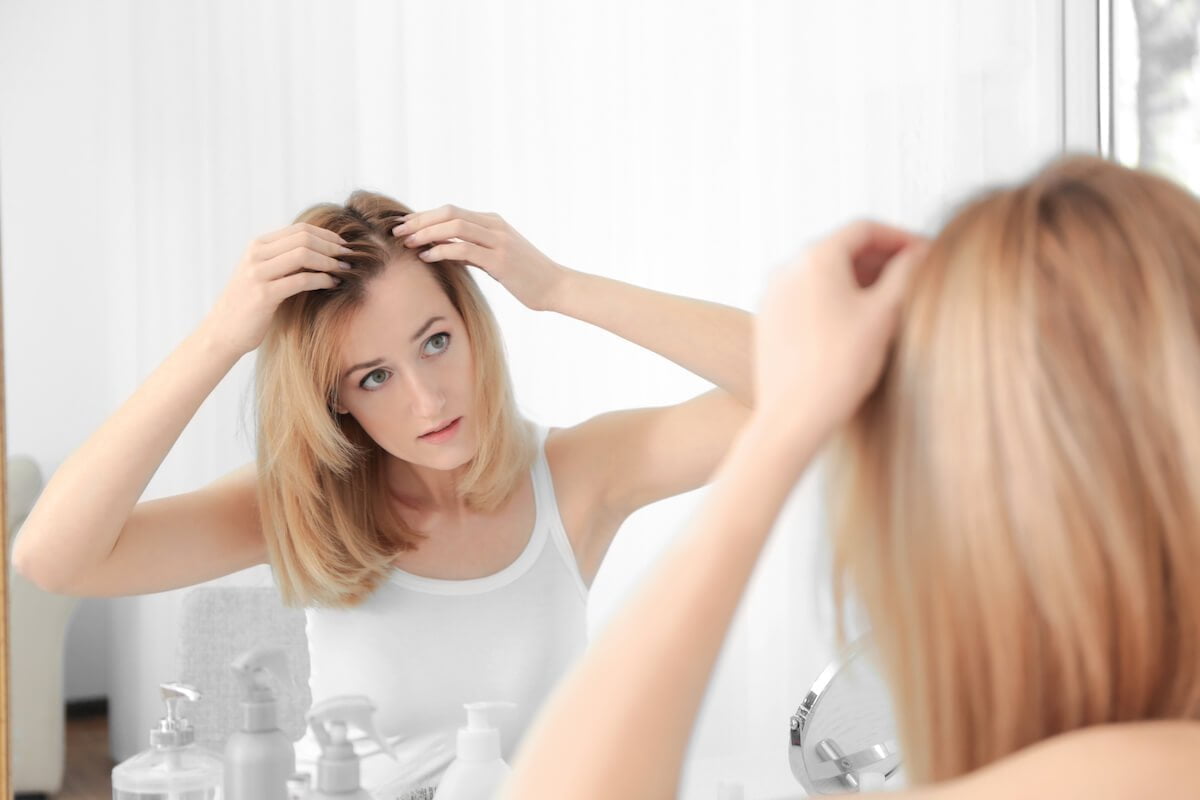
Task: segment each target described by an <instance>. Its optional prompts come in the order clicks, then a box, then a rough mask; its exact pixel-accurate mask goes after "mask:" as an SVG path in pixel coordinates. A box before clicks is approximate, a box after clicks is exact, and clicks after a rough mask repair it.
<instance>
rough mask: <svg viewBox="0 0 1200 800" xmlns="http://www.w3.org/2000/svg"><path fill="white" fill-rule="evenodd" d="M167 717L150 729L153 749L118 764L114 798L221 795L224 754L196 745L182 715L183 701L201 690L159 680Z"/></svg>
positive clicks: (198, 799) (203, 799) (182, 799)
mask: <svg viewBox="0 0 1200 800" xmlns="http://www.w3.org/2000/svg"><path fill="white" fill-rule="evenodd" d="M159 689H160V690H161V691H162V698H163V701H164V702H165V703H166V704H167V716H165V717H164V718H162V719H161V720H159V721H158V725H157V726H155V727H154V728H151V729H150V749H149V750H146V751H144V752H141V753H138V754H137V755H136V756H133V757H132V758H130V759H128V760H127V761H122V762H121V763H120V764H118V765H117V766H115V767H113V771H112V796H113V800H215V798H219V797H220V796H221V794H220V792H221V771H222V768H221V757H220V756H218V755H217V754H216V753H210V752H209V751H208V750H206V749H205V748H203V747H201V746H200V745H198V744H196V743H195V742H196V732H195V730H194V729H193V728H192V725H191V723H190V722H188V721H187V720H186V719H184V718H183V717H182V716H180V713H179V703H180V701H182V700H189V701H191V702H193V703H194V702H196V701H197V700H199V699H200V693H199V692H198V691H196V689H195V688H194V687H192V686H189V685H187V684H186V683H163V684H159Z"/></svg>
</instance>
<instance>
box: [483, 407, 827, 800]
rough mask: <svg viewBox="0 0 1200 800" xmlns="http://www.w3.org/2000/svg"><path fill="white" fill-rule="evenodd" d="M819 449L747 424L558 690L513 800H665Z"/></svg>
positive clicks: (518, 775) (524, 753)
mask: <svg viewBox="0 0 1200 800" xmlns="http://www.w3.org/2000/svg"><path fill="white" fill-rule="evenodd" d="M819 443H820V434H819V432H818V431H817V430H815V429H811V430H809V431H807V432H803V433H802V434H801V435H800V437H798V438H792V437H782V436H780V433H779V431H778V430H776V429H773V428H772V427H771V425H770V424H768V423H767V421H764V420H756V421H752V422H751V423H750V424H748V425H747V426H746V428H745V430H744V431H743V433H742V434H741V435H739V436H738V437H737V439H736V441H735V442H734V445H733V447H732V448H731V450H730V452H729V455H728V458H727V459H726V460H725V462H724V463H723V464H722V465H721V467H720V468H719V470H718V472H717V478H716V481H715V483H714V485H713V487H712V489H711V491H710V492H709V494H708V495H707V497H706V498H705V500H704V502H703V503H702V505H701V506H700V508H699V510H698V511H697V512H696V515H695V517H694V520H695V521H694V523H693V527H692V530H691V531H689V533H688V534H687V535H686V536H685V537H684V538H682V539H681V540H680V541H679V542H677V543H676V546H675V547H674V549H673V550H671V551H670V552H669V553H668V555H667V556H666V557H665V558H664V561H663V562H662V563H661V565H660V566H659V568H658V569H657V570H656V571H655V572H654V573H653V575H652V576H651V578H650V579H649V580H648V581H647V582H646V583H645V584H643V586H642V588H641V590H640V591H638V592H637V594H636V595H635V596H634V597H633V599H632V600H631V601H630V602H629V603H628V604H627V605H626V606H625V607H624V608H623V609H622V611H621V612H619V614H618V615H617V616H616V617H615V618H614V619H613V620H612V622H611V623H610V624H609V626H608V627H607V628H606V630H605V631H604V634H603V635H602V636H601V637H600V638H599V639H598V640H597V641H596V642H595V643H594V644H593V645H592V647H591V648H590V649H589V651H588V654H587V656H586V658H585V659H584V661H583V663H582V664H581V665H580V667H579V668H578V669H576V670H575V671H574V672H573V673H571V675H570V676H569V677H568V678H567V679H566V680H565V681H564V682H563V684H561V685H560V687H559V688H558V689H557V691H556V692H555V694H554V695H553V698H552V700H551V702H550V704H549V705H548V706H547V707H546V709H545V711H544V712H543V714H542V715H541V717H540V718H539V720H538V722H537V724H536V726H535V727H534V728H533V729H532V730H531V731H530V733H529V734H528V735H527V737H526V739H525V743H524V745H523V748H522V750H521V753H520V756H519V758H518V760H517V763H516V769H515V772H514V775H513V778H512V781H511V782H510V784H509V785H508V786H507V787H506V788H507V795H506V796H507V797H512V798H551V797H563V796H565V795H564V788H565V787H570V796H571V797H572V798H576V799H577V800H587V799H588V798H597V800H599V798H612V797H621V798H640V797H645V798H667V797H675V796H676V794H677V783H678V780H679V774H680V769H681V766H682V763H683V756H684V750H685V748H686V746H687V743H688V738H689V735H690V732H691V728H692V722H693V720H694V718H695V715H696V711H697V709H698V707H699V705H700V700H701V698H702V697H703V695H704V690H705V687H706V686H707V684H708V679H709V674H710V673H711V671H712V668H713V663H714V662H715V660H716V658H717V654H718V653H719V652H720V649H721V643H722V642H723V641H724V639H725V633H726V630H727V629H728V627H729V623H730V621H731V619H732V617H733V615H734V612H735V611H736V610H737V606H738V603H739V602H740V600H741V596H742V592H743V590H744V589H745V586H746V582H747V581H748V580H749V578H750V574H751V572H752V571H753V569H754V565H755V562H756V561H757V560H758V554H759V552H760V551H761V550H762V547H763V544H764V543H765V542H766V539H767V535H768V534H769V533H770V531H771V527H772V525H773V524H774V522H775V518H776V516H778V513H779V509H780V507H781V506H782V505H783V502H784V501H785V500H786V499H787V496H788V494H789V492H790V491H791V489H792V487H793V485H794V484H795V482H796V480H797V478H798V477H799V475H800V473H801V472H802V471H803V469H804V467H805V465H806V464H807V463H808V461H809V460H810V459H811V457H812V455H813V453H814V452H815V451H816V449H817V447H818V445H819Z"/></svg>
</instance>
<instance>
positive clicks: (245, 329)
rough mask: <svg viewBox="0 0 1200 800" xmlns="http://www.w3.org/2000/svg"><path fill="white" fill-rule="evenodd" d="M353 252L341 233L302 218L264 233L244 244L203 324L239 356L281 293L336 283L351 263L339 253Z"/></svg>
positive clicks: (258, 336)
mask: <svg viewBox="0 0 1200 800" xmlns="http://www.w3.org/2000/svg"><path fill="white" fill-rule="evenodd" d="M351 252H353V251H352V250H351V249H350V248H348V247H346V242H345V240H344V239H343V238H342V237H341V236H338V235H337V234H336V233H334V232H333V231H330V230H326V229H325V228H320V227H317V226H316V225H310V224H308V223H306V222H297V223H296V224H294V225H289V226H288V227H286V228H281V229H279V230H277V231H272V232H271V233H267V234H263V235H262V236H259V237H258V238H257V239H255V240H254V241H252V242H251V243H250V245H249V246H248V247H247V248H246V252H245V253H244V254H243V255H242V259H241V261H239V262H238V265H237V269H235V270H234V273H233V277H232V278H231V279H230V280H229V283H228V285H226V287H225V291H224V292H222V294H221V296H220V297H219V298H218V299H217V302H216V303H215V304H214V305H213V307H212V310H211V311H209V313H208V316H207V317H205V319H204V322H203V323H202V324H201V327H203V328H205V329H206V330H208V332H209V334H210V335H211V336H212V337H213V338H214V339H215V340H216V341H217V342H219V343H220V345H221V346H222V347H226V348H229V349H230V350H231V351H233V352H234V353H236V354H237V355H238V356H241V355H244V354H246V353H249V352H250V351H251V350H254V349H255V348H257V347H258V346H259V345H260V344H262V340H263V338H264V337H265V336H266V334H267V326H268V325H269V324H270V322H271V316H272V315H273V314H274V313H275V309H276V308H278V307H279V304H280V303H281V302H283V300H284V299H285V298H288V297H291V296H292V295H294V294H298V293H299V292H305V291H312V290H313V289H331V288H333V287H334V286H337V285H338V284H340V283H341V279H340V278H337V277H335V275H336V274H337V273H338V272H340V271H341V270H343V269H348V268H349V264H348V263H346V262H344V261H338V260H337V257H338V256H341V255H344V254H346V253H351Z"/></svg>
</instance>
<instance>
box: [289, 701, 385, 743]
mask: <svg viewBox="0 0 1200 800" xmlns="http://www.w3.org/2000/svg"><path fill="white" fill-rule="evenodd" d="M374 714H375V704H374V703H372V702H371V701H370V699H368V698H367V697H365V696H363V695H340V696H338V697H330V698H329V699H327V700H322V701H321V702H319V703H313V705H312V708H310V709H309V710H308V713H307V714H305V719H307V720H308V725H309V727H310V728H311V729H312V732H313V736H315V737H316V738H317V743H318V744H319V745H320V746H321V752H322V753H326V754H333V753H337V752H346V753H347V754H349V753H350V752H351V751H352V750H353V748H352V747H351V746H350V742H349V727H350V726H354V727H355V728H358V729H359V730H360V731H362V732H363V733H365V734H366V735H367V738H369V739H370V740H371V741H373V742H375V743H376V744H377V745H379V748H380V749H381V750H382V751H383V752H385V753H387V754H388V755H389V756H391V757H392V758H395V757H396V754H395V753H394V752H393V751H392V747H391V745H389V744H388V743H387V740H386V739H384V738H383V737H382V736H380V735H379V731H377V730H376V729H375V717H374Z"/></svg>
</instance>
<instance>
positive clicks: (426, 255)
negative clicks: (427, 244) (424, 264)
mask: <svg viewBox="0 0 1200 800" xmlns="http://www.w3.org/2000/svg"><path fill="white" fill-rule="evenodd" d="M417 255H418V256H420V258H421V260H422V261H428V260H429V259H431V258H433V251H432V250H422V251H421V252H420V253H417Z"/></svg>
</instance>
